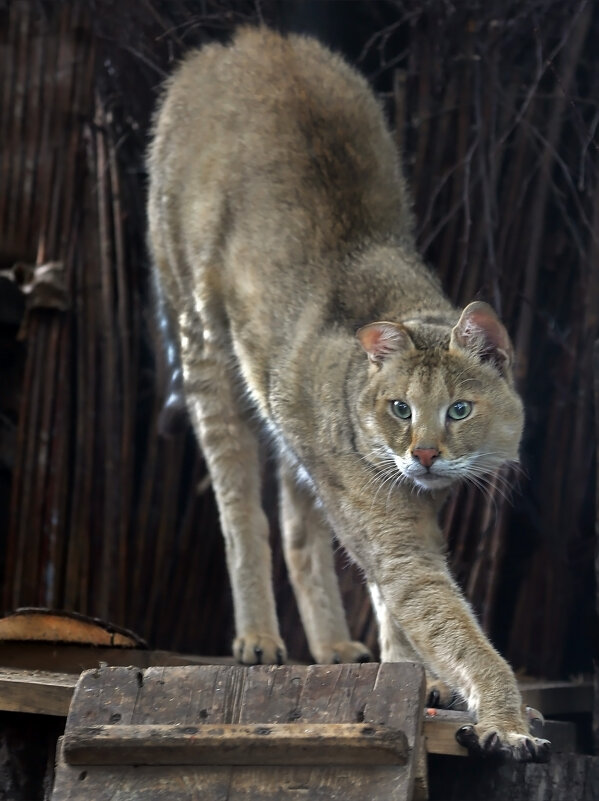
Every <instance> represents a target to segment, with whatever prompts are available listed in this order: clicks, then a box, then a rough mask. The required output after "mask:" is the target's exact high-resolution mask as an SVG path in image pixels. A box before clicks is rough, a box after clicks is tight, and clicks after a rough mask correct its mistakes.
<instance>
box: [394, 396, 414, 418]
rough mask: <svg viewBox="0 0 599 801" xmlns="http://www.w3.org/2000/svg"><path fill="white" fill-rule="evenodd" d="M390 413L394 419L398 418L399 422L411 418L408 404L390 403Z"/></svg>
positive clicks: (396, 401) (400, 402)
mask: <svg viewBox="0 0 599 801" xmlns="http://www.w3.org/2000/svg"><path fill="white" fill-rule="evenodd" d="M391 411H392V412H393V414H394V415H395V416H396V417H399V419H400V420H409V419H410V417H411V416H412V410H411V409H410V407H409V406H408V404H407V403H404V402H403V401H398V400H394V401H391Z"/></svg>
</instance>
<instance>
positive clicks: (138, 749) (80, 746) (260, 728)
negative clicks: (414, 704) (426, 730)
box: [62, 723, 409, 765]
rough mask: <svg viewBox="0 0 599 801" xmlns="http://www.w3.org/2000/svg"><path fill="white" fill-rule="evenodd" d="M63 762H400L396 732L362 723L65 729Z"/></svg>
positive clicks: (401, 739)
mask: <svg viewBox="0 0 599 801" xmlns="http://www.w3.org/2000/svg"><path fill="white" fill-rule="evenodd" d="M62 747H63V751H64V756H65V760H66V761H67V762H68V763H69V764H71V765H405V764H406V762H407V759H408V753H409V748H408V744H407V741H406V736H405V734H404V732H403V731H400V730H399V729H390V728H388V727H387V726H371V725H365V724H363V723H314V724H311V725H305V724H299V723H274V724H272V725H267V724H263V723H256V724H254V725H253V726H248V725H244V724H239V723H226V724H224V725H222V726H213V725H210V724H205V723H199V724H198V725H197V726H180V725H177V724H175V725H172V724H154V725H152V724H141V725H139V724H137V725H135V724H134V725H129V726H87V727H80V728H76V729H70V730H69V731H68V732H67V734H66V735H65V737H64V739H63V746H62Z"/></svg>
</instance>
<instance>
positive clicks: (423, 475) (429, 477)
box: [395, 457, 456, 490]
mask: <svg viewBox="0 0 599 801" xmlns="http://www.w3.org/2000/svg"><path fill="white" fill-rule="evenodd" d="M395 461H396V464H397V467H398V468H399V471H400V472H401V474H402V475H403V476H405V477H406V478H407V479H409V480H410V481H411V482H412V483H413V484H415V485H416V487H419V488H420V489H426V490H438V489H445V488H446V487H449V486H451V484H453V483H454V482H455V480H456V476H455V475H452V474H450V473H449V472H448V471H446V470H443V469H441V470H440V469H439V466H435V465H433V466H432V467H430V468H425V467H422V466H421V465H416V464H408V465H406V464H404V463H402V461H401V460H400V459H399V458H397V457H396V459H395Z"/></svg>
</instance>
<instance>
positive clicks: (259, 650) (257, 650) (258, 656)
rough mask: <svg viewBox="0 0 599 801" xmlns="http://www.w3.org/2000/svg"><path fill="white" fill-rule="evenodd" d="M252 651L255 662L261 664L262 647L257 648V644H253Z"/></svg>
mask: <svg viewBox="0 0 599 801" xmlns="http://www.w3.org/2000/svg"><path fill="white" fill-rule="evenodd" d="M254 653H255V654H256V664H257V665H261V664H262V648H259V647H258V646H257V645H255V646H254Z"/></svg>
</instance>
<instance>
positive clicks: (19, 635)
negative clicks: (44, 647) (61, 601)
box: [0, 608, 147, 648]
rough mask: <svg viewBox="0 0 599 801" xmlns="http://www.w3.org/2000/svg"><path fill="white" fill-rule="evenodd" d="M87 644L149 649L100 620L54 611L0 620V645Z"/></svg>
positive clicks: (23, 613)
mask: <svg viewBox="0 0 599 801" xmlns="http://www.w3.org/2000/svg"><path fill="white" fill-rule="evenodd" d="M23 640H29V641H36V642H54V643H67V642H71V643H85V644H87V645H95V646H105V647H123V648H126V647H128V648H134V647H144V648H145V647H147V646H146V644H145V643H144V642H143V640H140V638H139V637H137V636H136V635H135V634H134V633H133V632H131V631H128V630H126V629H123V628H121V627H119V626H113V625H110V624H109V623H106V622H104V621H102V620H99V619H97V618H90V617H87V616H85V615H79V614H77V613H75V612H63V611H55V610H53V609H39V608H38V609H27V608H25V609H18V610H17V611H16V612H13V613H12V614H10V615H7V616H6V617H3V618H0V641H23Z"/></svg>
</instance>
